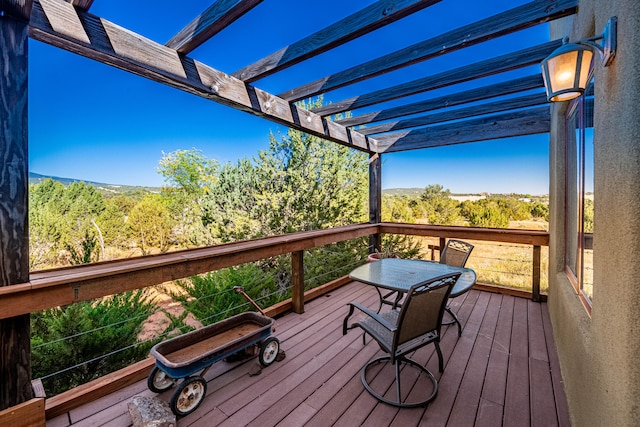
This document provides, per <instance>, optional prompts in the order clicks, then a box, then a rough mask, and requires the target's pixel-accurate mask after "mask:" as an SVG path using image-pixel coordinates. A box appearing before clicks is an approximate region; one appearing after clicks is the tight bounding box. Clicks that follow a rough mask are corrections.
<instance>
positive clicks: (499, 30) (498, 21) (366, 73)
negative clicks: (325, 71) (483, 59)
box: [279, 0, 578, 101]
mask: <svg viewBox="0 0 640 427" xmlns="http://www.w3.org/2000/svg"><path fill="white" fill-rule="evenodd" d="M577 7H578V0H537V1H532V2H530V3H527V4H525V5H522V6H519V7H516V8H514V9H511V10H508V11H506V12H503V13H499V14H497V15H495V16H492V17H489V18H486V19H483V20H482V21H478V22H475V23H473V24H469V25H466V26H464V27H460V28H458V29H456V30H453V31H449V32H447V33H444V34H442V35H439V36H437V37H434V38H432V39H429V40H425V41H422V42H420V43H416V44H414V45H412V46H409V47H406V48H404V49H400V50H398V51H396V52H393V53H390V54H388V55H385V56H381V57H379V58H376V59H373V60H371V61H369V62H366V63H364V64H360V65H356V66H355V67H351V68H349V69H347V70H344V71H341V72H339V73H336V74H333V75H331V76H327V77H323V78H321V79H318V80H316V81H314V82H311V83H308V84H306V85H303V86H300V87H298V88H295V89H291V90H289V91H286V92H283V93H281V94H280V95H279V96H280V97H282V98H284V99H286V100H287V101H298V100H300V99H303V98H307V97H310V96H315V95H318V94H320V93H324V92H328V91H330V90H334V89H338V88H341V87H344V86H347V85H350V84H353V83H357V82H359V81H362V80H365V79H369V78H372V77H375V76H378V75H380V74H384V73H388V72H391V71H394V70H397V69H398V68H402V67H406V66H408V65H412V64H416V63H418V62H422V61H425V60H427V59H431V58H435V57H438V56H440V55H444V54H446V53H450V52H453V51H456V50H459V49H462V48H465V47H468V46H472V45H475V44H478V43H481V42H484V41H487V40H491V39H494V38H497V37H500V36H503V35H506V34H509V33H513V32H515V31H519V30H523V29H525V28H529V27H532V26H534V25H537V24H541V23H543V22H548V21H551V20H553V19H558V18H562V17H564V16H568V15H572V14H574V13H575V12H576V10H577Z"/></svg>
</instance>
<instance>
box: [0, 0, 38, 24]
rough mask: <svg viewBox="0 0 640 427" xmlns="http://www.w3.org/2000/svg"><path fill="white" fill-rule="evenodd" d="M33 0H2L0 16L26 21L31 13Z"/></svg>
mask: <svg viewBox="0 0 640 427" xmlns="http://www.w3.org/2000/svg"><path fill="white" fill-rule="evenodd" d="M32 4H33V0H26V1H25V0H4V1H3V2H2V3H1V4H0V17H4V16H7V17H10V18H14V19H17V20H20V21H28V20H29V16H30V15H31V7H32Z"/></svg>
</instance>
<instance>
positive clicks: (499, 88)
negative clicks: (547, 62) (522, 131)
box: [337, 73, 544, 126]
mask: <svg viewBox="0 0 640 427" xmlns="http://www.w3.org/2000/svg"><path fill="white" fill-rule="evenodd" d="M542 87H544V83H543V81H542V75H541V74H540V73H537V74H533V75H530V76H527V77H521V78H517V79H513V80H508V81H506V82H501V83H496V84H492V85H489V86H483V87H479V88H476V89H471V90H466V91H463V92H458V93H453V94H451V95H444V96H439V97H437V98H432V99H426V100H424V101H418V102H413V103H411V104H406V105H401V106H399V107H394V108H389V109H387V110H381V111H374V112H371V113H366V114H362V115H360V116H353V117H348V118H344V119H340V120H338V121H337V123H340V124H341V125H343V126H359V125H364V124H367V123H373V122H380V121H383V120H389V119H393V118H396V117H402V116H408V115H411V114H417V113H423V112H425V111H432V110H437V109H439V108H449V107H453V106H455V105H460V104H466V103H469V102H474V101H481V100H484V99H490V98H495V97H497V96H503V95H510V94H512V93H517V92H524V91H527V90H532V89H539V88H542Z"/></svg>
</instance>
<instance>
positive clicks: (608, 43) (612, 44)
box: [576, 16, 618, 67]
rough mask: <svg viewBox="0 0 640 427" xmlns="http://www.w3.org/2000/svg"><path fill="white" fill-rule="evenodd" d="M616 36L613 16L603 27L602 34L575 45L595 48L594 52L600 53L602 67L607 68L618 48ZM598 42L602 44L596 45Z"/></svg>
mask: <svg viewBox="0 0 640 427" xmlns="http://www.w3.org/2000/svg"><path fill="white" fill-rule="evenodd" d="M617 34H618V18H617V17H615V16H613V17H611V18H609V20H608V21H607V24H606V25H605V26H604V30H602V34H600V35H598V36H593V37H589V38H586V39H583V40H580V41H577V42H576V43H577V44H583V45H586V46H590V47H592V48H595V50H596V51H598V52H599V53H600V60H601V61H602V65H604V66H605V67H607V66H608V65H609V64H611V62H612V61H613V58H614V57H615V56H616V49H617V47H618V36H617ZM598 41H601V42H602V44H600V43H596V42H598Z"/></svg>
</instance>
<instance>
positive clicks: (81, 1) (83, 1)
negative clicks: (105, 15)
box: [66, 0, 93, 10]
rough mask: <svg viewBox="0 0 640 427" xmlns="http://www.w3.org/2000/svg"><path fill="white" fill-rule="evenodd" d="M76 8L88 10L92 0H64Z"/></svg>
mask: <svg viewBox="0 0 640 427" xmlns="http://www.w3.org/2000/svg"><path fill="white" fill-rule="evenodd" d="M66 1H67V2H69V3H71V4H72V5H74V6H75V7H77V8H78V9H83V10H89V8H90V7H91V5H92V4H93V0H66Z"/></svg>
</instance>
